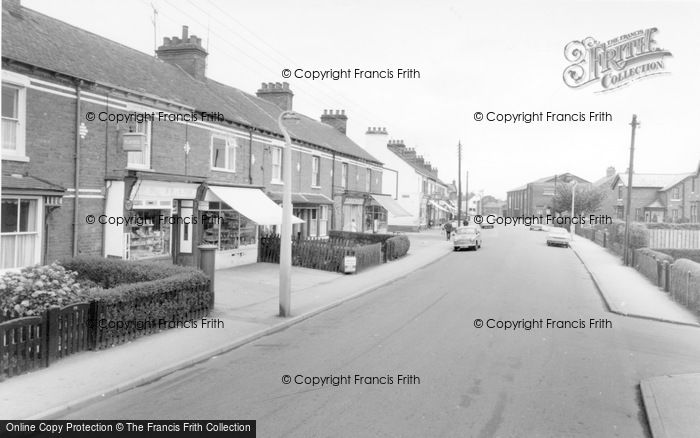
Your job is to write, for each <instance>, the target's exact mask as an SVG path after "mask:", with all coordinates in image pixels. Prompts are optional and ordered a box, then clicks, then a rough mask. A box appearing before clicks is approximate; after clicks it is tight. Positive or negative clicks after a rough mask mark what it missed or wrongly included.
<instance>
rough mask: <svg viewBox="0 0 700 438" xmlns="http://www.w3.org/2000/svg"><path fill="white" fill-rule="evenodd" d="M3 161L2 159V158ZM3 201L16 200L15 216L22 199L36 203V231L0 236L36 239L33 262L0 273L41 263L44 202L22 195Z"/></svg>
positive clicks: (36, 197)
mask: <svg viewBox="0 0 700 438" xmlns="http://www.w3.org/2000/svg"><path fill="white" fill-rule="evenodd" d="M3 159H4V157H3ZM2 198H3V199H4V200H7V199H16V200H17V214H19V211H20V210H19V205H20V203H21V200H23V199H28V200H33V201H36V223H35V226H36V228H35V230H36V231H16V232H10V233H2V232H0V235H2V236H25V235H30V234H35V235H36V239H35V242H34V260H33V261H32V262H31V263H30V264H28V265H25V266H17V267H14V268H4V269H3V268H0V272H10V271H18V270H21V269H22V268H25V267H27V266H32V265H35V264H37V263H41V257H42V251H41V249H42V248H41V246H42V242H43V240H44V236H43V229H44V226H43V219H44V217H43V216H44V215H43V211H44V204H43V203H44V200H43V198H42V197H40V196H22V195H3V197H2ZM0 208H1V207H0ZM14 257H15V259H16V258H17V253H16V252H15V254H14Z"/></svg>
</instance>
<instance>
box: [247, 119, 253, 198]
mask: <svg viewBox="0 0 700 438" xmlns="http://www.w3.org/2000/svg"><path fill="white" fill-rule="evenodd" d="M248 184H250V185H251V186H252V185H253V130H252V129H249V130H248Z"/></svg>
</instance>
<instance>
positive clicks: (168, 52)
mask: <svg viewBox="0 0 700 438" xmlns="http://www.w3.org/2000/svg"><path fill="white" fill-rule="evenodd" d="M156 55H157V56H158V58H159V59H162V60H163V61H165V62H167V63H169V64H174V65H177V66H178V67H180V68H181V69H183V70H184V71H186V72H187V73H188V74H189V75H190V76H192V77H193V78H195V79H200V80H201V79H204V78H205V77H206V76H205V75H206V59H207V55H208V53H207V51H206V50H204V47H202V39H201V38H197V37H196V36H195V35H189V28H188V27H187V26H182V38H178V37H176V36H174V37H172V38H168V37H165V38H163V45H162V46H160V47H158V50H156Z"/></svg>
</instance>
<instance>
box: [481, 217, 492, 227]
mask: <svg viewBox="0 0 700 438" xmlns="http://www.w3.org/2000/svg"><path fill="white" fill-rule="evenodd" d="M479 226H480V227H481V228H493V224H490V223H488V222H486V217H484V220H483V222H481V223H480V224H479Z"/></svg>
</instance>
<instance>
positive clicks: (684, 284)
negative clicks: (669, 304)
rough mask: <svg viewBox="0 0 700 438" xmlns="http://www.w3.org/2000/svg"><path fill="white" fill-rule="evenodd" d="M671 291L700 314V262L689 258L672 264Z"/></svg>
mask: <svg viewBox="0 0 700 438" xmlns="http://www.w3.org/2000/svg"><path fill="white" fill-rule="evenodd" d="M670 277H671V278H670V281H669V293H670V294H671V295H672V296H673V298H674V299H675V300H676V301H678V302H679V303H681V304H684V305H686V306H687V307H688V308H689V309H690V310H692V311H693V312H695V313H697V314H700V263H695V262H693V261H691V260H687V259H679V260H676V261H675V262H674V263H673V264H672V265H671V274H670Z"/></svg>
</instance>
